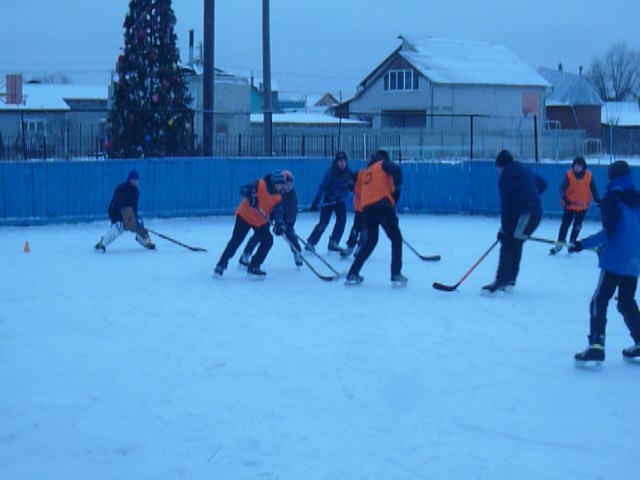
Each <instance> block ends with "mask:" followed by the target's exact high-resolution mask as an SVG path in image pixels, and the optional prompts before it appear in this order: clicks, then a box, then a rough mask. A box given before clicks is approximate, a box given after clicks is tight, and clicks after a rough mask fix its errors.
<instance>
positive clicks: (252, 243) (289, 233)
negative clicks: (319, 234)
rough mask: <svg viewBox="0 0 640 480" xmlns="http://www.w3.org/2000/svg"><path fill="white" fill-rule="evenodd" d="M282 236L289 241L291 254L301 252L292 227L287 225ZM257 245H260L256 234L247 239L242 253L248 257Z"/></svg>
mask: <svg viewBox="0 0 640 480" xmlns="http://www.w3.org/2000/svg"><path fill="white" fill-rule="evenodd" d="M284 235H285V236H286V237H287V240H289V243H291V245H292V247H291V251H292V252H300V251H301V250H302V249H301V248H300V243H299V242H298V235H297V234H296V231H295V230H294V229H293V225H287V228H286V229H285V231H284ZM258 243H260V237H259V236H258V234H257V233H254V234H253V235H251V238H249V241H248V242H247V244H246V245H245V246H244V253H248V254H249V255H251V253H252V252H253V249H254V248H256V245H258Z"/></svg>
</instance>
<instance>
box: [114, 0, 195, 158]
mask: <svg viewBox="0 0 640 480" xmlns="http://www.w3.org/2000/svg"><path fill="white" fill-rule="evenodd" d="M175 23H176V18H175V15H174V13H173V9H172V8H171V0H131V1H130V3H129V11H128V12H127V16H126V18H125V21H124V30H125V32H124V53H123V54H122V55H120V56H119V57H118V63H117V67H116V72H117V78H116V80H115V83H114V85H113V87H114V88H113V103H112V107H111V110H110V111H109V124H110V138H109V140H108V141H107V144H106V150H107V152H108V153H109V155H110V156H111V157H118V158H123V157H124V158H138V157H156V156H171V155H188V154H190V153H191V142H192V137H193V132H192V126H193V121H192V118H193V116H192V112H191V110H190V109H189V107H188V104H189V103H190V102H191V97H190V96H189V93H188V91H187V85H186V82H185V80H184V78H183V77H182V73H181V70H180V68H179V62H180V53H179V51H178V48H177V47H176V34H175V32H174V27H175Z"/></svg>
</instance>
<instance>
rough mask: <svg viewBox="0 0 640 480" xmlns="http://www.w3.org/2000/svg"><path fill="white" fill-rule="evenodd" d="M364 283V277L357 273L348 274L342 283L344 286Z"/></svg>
mask: <svg viewBox="0 0 640 480" xmlns="http://www.w3.org/2000/svg"><path fill="white" fill-rule="evenodd" d="M363 281H364V277H361V276H360V275H358V274H357V273H350V274H348V275H347V278H346V280H345V281H344V284H345V285H360V284H361V283H362V282H363Z"/></svg>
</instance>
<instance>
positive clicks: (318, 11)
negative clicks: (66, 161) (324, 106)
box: [0, 0, 640, 98]
mask: <svg viewBox="0 0 640 480" xmlns="http://www.w3.org/2000/svg"><path fill="white" fill-rule="evenodd" d="M129 2H130V0H18V1H10V0H2V14H1V15H0V75H2V77H3V78H2V80H0V84H4V74H5V73H13V72H23V73H25V74H26V75H27V76H31V75H33V74H37V73H40V72H62V73H65V74H67V75H68V76H69V77H71V79H72V80H73V82H74V83H81V84H106V83H108V81H109V78H110V75H109V74H110V71H111V70H113V68H114V65H115V61H116V58H117V56H118V54H119V52H120V50H121V49H122V48H123V42H124V40H123V38H124V37H123V34H124V30H123V27H122V23H123V20H124V18H125V14H126V12H127V9H128V5H129ZM215 4H216V19H215V25H216V44H215V55H216V65H217V66H218V67H220V68H223V69H225V70H228V71H230V72H232V73H236V74H239V75H242V76H247V77H248V76H249V75H250V74H251V72H253V73H254V75H255V76H256V77H257V78H258V79H260V78H261V75H262V53H261V49H262V33H261V29H262V20H261V19H262V1H261V0H216V1H215ZM203 5H204V1H203V0H174V1H173V9H174V12H175V14H176V18H177V25H176V33H177V35H178V46H179V47H180V52H181V58H182V60H183V61H186V60H187V59H188V38H189V35H188V31H189V30H190V29H194V30H195V37H196V45H197V44H198V43H199V42H200V41H201V40H202V33H203V19H202V14H203ZM639 20H640V0H608V1H607V0H536V1H523V0H518V1H514V0H478V1H475V0H446V1H428V0H393V1H390V0H389V1H382V0H271V64H272V77H273V79H274V81H275V82H277V85H278V86H279V87H280V89H281V90H283V91H299V92H303V93H323V92H326V91H330V92H333V93H335V94H342V96H343V98H348V97H350V96H351V95H352V94H353V93H354V92H355V89H356V87H357V85H358V83H359V82H360V81H361V80H362V79H363V78H364V77H365V76H366V75H367V74H368V73H369V72H370V71H371V70H372V69H373V68H374V67H375V66H376V65H377V64H378V63H380V61H382V60H383V59H384V58H385V57H386V56H387V55H388V54H389V53H391V52H392V51H393V50H394V49H395V48H396V47H397V46H398V45H399V40H398V35H400V34H402V35H406V36H409V37H427V36H431V37H440V38H449V39H461V40H472V41H485V42H491V43H499V44H502V45H505V46H506V47H507V48H509V49H510V50H511V51H512V52H514V53H515V54H516V55H518V56H519V57H520V58H521V59H522V60H524V61H525V62H526V63H527V64H529V65H530V66H531V67H532V68H538V67H541V66H544V67H549V68H556V66H557V64H558V63H559V62H562V63H563V65H564V67H565V71H571V72H576V73H577V71H578V66H579V65H584V66H585V69H586V68H588V66H589V65H590V64H591V61H592V60H593V59H594V57H596V56H603V55H604V54H605V53H606V51H607V49H608V48H609V47H610V46H611V45H612V44H614V43H617V42H621V41H626V42H627V45H628V46H629V47H630V48H633V49H640V24H639Z"/></svg>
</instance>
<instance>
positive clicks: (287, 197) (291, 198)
mask: <svg viewBox="0 0 640 480" xmlns="http://www.w3.org/2000/svg"><path fill="white" fill-rule="evenodd" d="M282 175H284V179H285V181H286V183H285V187H284V190H283V191H282V192H281V195H282V216H283V221H284V225H285V230H284V235H285V236H286V237H287V240H289V243H290V244H291V252H292V253H293V261H294V263H295V264H296V266H298V267H301V266H302V254H301V253H300V252H301V248H300V243H299V242H298V235H297V234H296V231H295V229H294V227H295V224H296V218H297V216H298V195H297V194H296V191H295V189H294V187H293V174H292V173H291V172H290V171H289V170H283V171H282ZM259 241H260V239H259V237H258V235H257V234H256V233H254V234H253V235H252V236H251V238H250V239H249V241H248V242H247V244H246V245H245V247H244V251H243V252H242V256H241V257H240V264H241V265H244V266H245V267H248V266H249V262H250V261H251V253H252V252H253V250H254V248H256V245H257V244H258V242H259Z"/></svg>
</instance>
